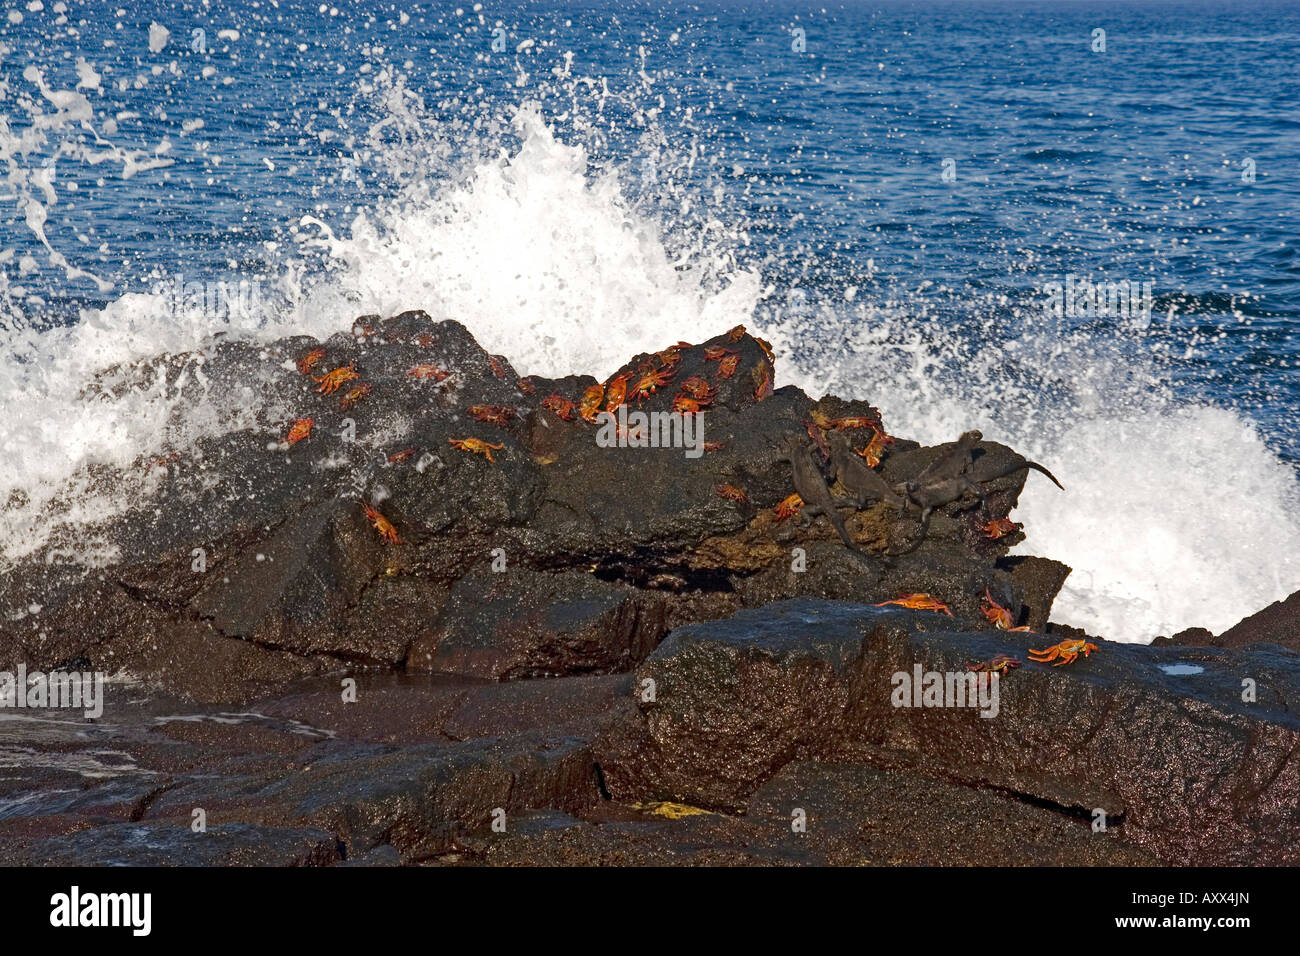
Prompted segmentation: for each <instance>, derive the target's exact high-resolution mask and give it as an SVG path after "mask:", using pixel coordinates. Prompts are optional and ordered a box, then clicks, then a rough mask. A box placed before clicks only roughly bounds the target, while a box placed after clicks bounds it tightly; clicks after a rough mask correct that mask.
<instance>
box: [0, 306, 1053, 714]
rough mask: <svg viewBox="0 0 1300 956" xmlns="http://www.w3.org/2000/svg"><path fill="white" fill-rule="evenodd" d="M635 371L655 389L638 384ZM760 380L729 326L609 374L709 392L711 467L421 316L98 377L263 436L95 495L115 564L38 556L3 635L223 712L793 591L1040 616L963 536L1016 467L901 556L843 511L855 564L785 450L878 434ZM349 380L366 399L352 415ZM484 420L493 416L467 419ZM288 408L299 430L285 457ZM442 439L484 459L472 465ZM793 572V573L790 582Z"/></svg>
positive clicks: (969, 620)
mask: <svg viewBox="0 0 1300 956" xmlns="http://www.w3.org/2000/svg"><path fill="white" fill-rule="evenodd" d="M319 349H323V355H322V356H320V357H319V358H318V359H317V360H316V364H315V366H314V367H313V368H311V369H309V370H308V372H307V373H303V372H301V371H299V370H298V368H297V367H296V363H299V362H301V361H302V360H303V359H304V358H305V357H307V356H309V355H311V354H312V353H313V352H315V351H316V350H319ZM709 355H715V356H717V355H720V356H721V357H722V358H713V359H711V358H709V357H708V356H709ZM728 358H729V359H730V360H732V361H733V362H734V365H735V368H734V371H731V369H730V366H728V368H726V369H724V368H723V361H724V360H726V359H728ZM335 369H347V370H350V372H349V373H354V374H355V376H356V377H355V378H352V379H350V380H348V381H345V382H343V383H342V384H341V385H340V386H339V388H338V390H337V391H335V392H333V393H328V392H322V391H321V389H322V388H324V387H325V385H326V383H325V382H318V379H320V378H322V377H323V376H324V375H325V374H326V373H327V372H329V371H331V370H335ZM728 371H730V374H727V372H728ZM647 373H652V374H653V375H655V376H657V378H658V379H659V380H663V381H662V383H661V384H659V385H658V386H657V388H656V389H655V390H654V391H653V392H649V391H644V392H638V391H637V389H636V386H637V384H638V382H640V381H641V380H642V379H643V378H645V376H646V375H647ZM771 373H772V360H771V359H770V358H769V357H768V355H767V354H766V352H765V346H764V345H762V344H760V343H759V342H758V340H756V339H754V338H753V337H752V336H750V335H748V334H745V333H744V332H743V330H739V329H738V330H733V332H732V333H728V334H726V335H720V336H716V337H714V338H713V339H710V340H708V341H707V342H703V343H700V344H699V345H692V346H682V347H680V348H676V349H674V350H666V351H665V352H662V353H659V354H658V355H657V356H651V355H639V356H636V357H635V358H633V359H632V360H631V361H630V362H629V363H628V364H627V365H626V366H624V368H623V369H620V370H619V371H618V372H617V373H615V375H614V376H611V378H610V380H609V381H610V382H611V383H612V382H614V381H616V380H618V379H619V378H621V377H622V378H625V379H626V391H627V395H628V399H627V402H628V406H629V408H630V409H631V410H632V411H645V412H664V411H667V410H669V409H670V408H671V407H672V405H673V402H674V401H675V400H676V399H678V398H680V397H682V395H683V392H682V391H681V389H682V387H683V386H684V384H685V383H686V382H688V381H692V380H698V381H702V382H704V383H705V386H704V387H706V388H707V389H711V390H713V392H714V393H715V394H713V397H712V398H711V399H710V400H709V403H708V404H707V405H706V406H705V410H704V413H703V418H704V423H705V428H704V436H703V437H704V440H705V441H706V442H707V443H708V444H707V445H706V448H707V450H706V451H705V452H704V454H703V455H702V456H699V457H688V456H687V454H686V450H685V449H681V448H653V447H651V448H639V447H601V446H600V445H599V444H598V443H597V440H596V438H597V426H596V425H595V424H593V423H590V422H588V421H584V420H583V419H582V418H581V417H580V415H578V414H577V409H576V407H575V405H573V404H566V403H580V401H581V399H582V397H583V393H584V390H585V389H586V388H588V387H589V386H592V385H594V384H595V380H594V379H591V378H589V377H584V376H572V377H569V378H566V379H560V380H555V381H548V380H544V379H540V378H536V377H532V378H524V379H521V378H519V376H518V375H517V374H516V373H515V372H514V370H513V369H512V368H511V367H510V365H509V363H508V362H507V361H505V360H504V359H502V358H500V357H497V356H490V355H488V353H487V352H485V351H484V350H483V349H482V348H481V347H480V346H479V345H478V343H477V342H475V341H474V339H473V337H472V336H471V335H470V334H469V332H468V331H466V330H465V328H464V327H462V326H461V325H459V324H458V323H456V322H451V321H444V322H436V323H435V322H433V321H432V320H430V319H429V317H428V316H427V315H425V314H424V313H421V312H409V313H403V314H402V315H399V316H395V317H393V318H391V319H386V320H380V319H379V318H378V317H374V316H367V317H363V318H362V319H359V320H358V321H357V324H356V326H355V327H354V329H353V332H352V334H339V335H335V336H333V337H331V338H330V339H329V340H328V341H326V342H324V343H317V342H315V341H314V340H310V339H305V338H293V339H288V340H283V341H280V342H277V343H274V344H270V345H252V344H246V343H240V342H225V343H221V344H217V345H215V346H213V347H212V348H211V349H210V350H208V351H207V352H206V353H205V354H202V355H199V354H195V355H186V356H176V357H174V358H173V359H172V360H171V361H170V362H169V363H164V364H163V366H162V370H161V371H160V366H159V365H158V363H152V364H142V365H141V366H139V367H138V368H125V369H123V368H119V369H113V370H110V371H109V372H106V373H105V374H104V376H103V380H102V381H101V382H100V383H98V385H97V387H98V388H99V389H101V390H107V391H112V390H120V389H126V388H143V387H154V388H159V387H166V388H169V389H172V390H175V391H177V392H179V393H180V394H181V395H182V396H190V395H191V394H192V397H193V400H194V401H195V402H196V403H199V402H203V401H205V397H206V395H207V394H208V393H209V392H211V391H213V390H225V391H229V392H231V393H233V394H237V395H242V394H245V393H247V394H248V397H249V402H250V404H251V405H252V406H253V407H255V408H257V409H258V410H259V419H260V423H259V425H258V426H256V427H253V428H246V429H237V430H234V431H230V432H227V433H225V434H223V435H221V436H220V437H219V438H211V439H207V440H204V441H202V442H200V443H198V444H197V445H196V446H194V447H183V448H176V449H169V450H168V454H165V455H163V456H161V457H159V458H157V459H148V460H144V461H142V462H141V464H140V468H139V469H138V471H134V472H132V473H129V474H120V475H113V476H109V475H104V476H102V477H101V478H99V479H95V480H105V481H110V480H111V481H114V482H117V483H124V484H125V485H126V486H128V487H135V486H138V498H139V502H140V504H139V507H138V508H136V509H135V510H133V511H132V512H131V513H129V514H127V515H124V516H122V517H120V518H118V519H116V520H114V521H112V522H111V523H109V524H107V525H105V526H104V527H101V528H96V529H93V530H94V532H95V533H96V534H97V535H99V536H100V538H101V539H102V541H103V542H104V543H105V546H108V545H110V544H111V547H112V549H113V550H114V551H115V553H116V554H117V560H116V561H115V562H114V563H112V564H111V565H109V566H107V567H104V568H101V569H97V570H94V571H91V572H86V571H84V570H82V569H80V568H77V567H73V566H69V565H67V564H65V563H62V560H61V559H60V558H59V554H61V552H60V551H59V549H58V548H57V547H55V546H54V545H51V547H50V548H48V549H46V550H45V551H44V552H41V553H37V554H35V555H33V556H31V557H30V558H29V559H27V560H26V561H24V562H23V563H21V564H20V565H18V566H17V567H14V568H12V569H9V571H8V573H7V574H5V576H4V577H3V578H2V579H0V643H3V645H4V646H6V647H10V648H14V649H15V650H16V651H17V657H19V658H20V659H21V660H23V661H25V662H26V663H27V664H28V665H29V666H31V667H34V668H47V669H48V668H54V667H58V666H61V665H64V664H67V663H70V662H78V661H79V662H84V663H85V664H86V666H89V667H93V668H94V669H97V670H103V671H105V672H108V673H110V674H115V673H128V674H131V675H134V676H137V677H141V678H144V679H146V680H148V681H149V682H151V683H153V684H155V685H157V686H159V687H160V688H161V689H163V690H165V691H168V692H176V693H180V694H182V695H185V696H188V697H190V698H192V699H195V700H199V701H226V702H237V701H241V700H248V699H250V698H252V697H256V696H260V695H263V694H264V693H265V692H266V691H267V690H268V689H269V688H274V687H276V686H279V685H280V684H282V683H284V682H285V681H287V680H291V679H294V678H305V677H311V676H316V675H320V674H324V673H337V672H342V671H345V670H347V669H349V668H356V667H368V668H383V669H392V670H407V671H411V672H436V673H448V674H459V675H462V676H469V677H487V678H494V679H501V678H505V679H510V678H520V677H538V676H547V675H550V676H554V675H560V674H575V673H589V672H608V671H616V670H627V669H628V668H630V667H632V666H634V665H635V664H637V663H638V662H639V661H641V660H643V659H644V658H645V656H646V655H647V654H648V653H649V652H650V651H651V650H653V649H654V647H655V645H656V644H657V643H658V642H659V640H661V639H662V637H663V635H664V634H665V633H667V631H668V630H669V629H670V628H672V627H674V626H676V625H677V624H680V623H686V622H690V621H704V620H714V619H717V618H719V617H724V616H727V615H729V614H732V613H734V612H735V611H736V610H737V609H739V608H741V607H755V606H759V605H762V604H765V603H767V602H769V601H773V600H776V599H780V598H785V597H792V596H795V595H809V596H816V597H830V598H840V599H846V600H856V601H863V602H876V601H881V600H887V599H890V598H893V597H896V596H898V595H899V594H902V593H906V592H914V591H925V592H931V593H935V594H942V595H944V597H945V600H946V601H947V602H948V603H949V604H950V606H951V607H952V608H953V610H954V612H955V613H957V615H958V619H959V620H961V621H962V622H963V623H964V624H966V625H968V626H970V627H987V626H989V625H988V623H987V621H986V620H985V619H984V617H983V616H982V615H981V613H980V603H981V601H982V600H983V595H984V593H985V591H986V590H987V591H989V592H990V593H991V594H993V595H994V596H995V597H996V599H997V600H998V601H999V602H1000V603H1002V604H1004V605H1006V606H1007V607H1008V608H1010V609H1011V611H1012V612H1013V614H1015V615H1016V616H1017V617H1026V616H1028V617H1029V618H1032V619H1033V620H1035V621H1037V620H1039V619H1041V618H1043V616H1044V614H1045V613H1046V608H1047V607H1048V606H1049V605H1050V599H1051V596H1052V595H1054V593H1055V588H1056V587H1059V582H1055V583H1054V582H1053V580H1051V579H1052V575H1051V574H1048V575H1046V576H1044V575H1043V574H1041V573H1040V574H1038V575H1036V576H1035V575H1034V574H1025V573H1023V572H1016V571H1014V570H1009V569H1004V568H1003V567H1001V566H1000V565H999V563H998V560H999V559H1000V558H1002V557H1004V556H1005V555H1006V553H1007V550H1008V548H1009V547H1010V545H1011V544H1013V543H1015V542H1018V541H1019V540H1021V539H1022V537H1023V536H1022V535H1021V534H1020V533H1019V532H1015V533H1013V534H1012V535H1010V536H1008V537H1005V538H1003V539H1001V540H996V541H995V540H991V539H990V538H988V537H987V536H986V535H985V534H984V533H983V532H982V531H981V530H980V527H979V526H980V524H981V523H983V522H987V521H990V520H992V519H995V518H1002V517H1005V516H1006V515H1007V513H1008V512H1009V511H1010V509H1011V508H1012V507H1014V505H1015V502H1016V498H1017V496H1018V494H1019V492H1020V489H1021V487H1022V485H1023V482H1024V480H1025V472H1023V471H1021V472H1017V473H1016V474H1014V475H1012V476H1010V477H1006V478H1001V479H997V480H996V481H991V482H988V483H987V485H986V491H987V493H988V495H987V502H986V507H985V509H984V510H983V511H982V512H981V510H980V509H979V508H978V507H977V503H976V502H974V501H968V502H957V503H954V504H952V505H950V506H947V507H946V508H943V509H941V510H940V511H939V512H937V513H936V514H935V516H934V518H933V521H932V525H931V531H930V534H929V536H928V537H927V538H926V540H925V541H924V542H923V543H922V544H921V545H920V547H918V548H916V549H915V551H913V552H912V553H909V554H905V555H900V556H897V557H891V556H888V555H887V554H885V552H886V551H887V550H894V551H899V550H903V549H904V548H905V546H907V545H909V544H910V543H911V542H913V541H914V540H915V539H916V536H917V531H918V523H917V518H916V514H915V512H913V513H912V514H908V515H899V514H898V513H897V512H895V511H893V510H892V509H889V508H887V507H885V506H884V505H882V504H876V505H874V506H872V507H869V508H868V509H867V510H864V511H861V512H859V513H857V514H853V515H848V516H847V520H848V525H849V528H850V531H851V533H852V534H853V535H854V537H855V539H856V540H857V541H858V542H859V543H860V545H861V546H862V547H863V548H864V549H865V550H866V551H867V552H868V554H869V557H867V558H866V559H865V560H863V559H861V558H859V557H858V556H855V555H852V554H850V553H849V552H848V551H847V550H846V549H845V548H844V547H843V545H842V543H841V542H840V541H839V539H838V538H837V537H836V536H835V533H834V531H833V530H832V529H831V527H830V526H829V524H828V523H827V522H826V521H825V519H824V518H818V519H817V520H816V521H814V522H813V523H812V524H811V525H810V526H808V527H806V528H804V527H801V526H800V524H799V522H798V521H797V520H795V519H791V518H787V519H785V520H781V519H779V518H778V517H777V515H776V512H775V507H776V505H777V504H778V503H780V502H781V501H782V499H784V498H786V497H787V496H788V495H789V494H790V493H791V491H792V490H793V488H792V485H791V479H790V471H789V466H788V465H786V464H784V463H783V462H780V461H779V460H778V454H779V451H780V447H781V445H782V444H783V443H785V442H786V441H787V440H788V439H789V438H790V437H791V436H800V437H802V438H803V439H804V441H805V443H806V442H807V441H808V440H809V439H808V437H807V436H808V431H807V429H808V428H809V427H810V425H809V423H810V422H813V421H817V422H820V423H822V424H823V425H826V424H827V423H829V422H832V421H837V420H845V419H855V420H856V421H854V422H853V423H852V424H855V425H856V426H857V427H855V428H852V429H850V430H849V432H848V433H849V434H850V435H851V436H852V437H853V438H854V439H855V443H854V444H855V447H859V448H861V447H865V446H866V445H867V442H868V441H869V440H870V438H871V436H872V434H873V430H872V427H870V426H871V425H872V423H877V424H878V423H879V421H880V419H879V414H878V412H877V411H876V410H875V409H874V408H871V407H870V406H869V405H867V404H866V403H865V402H845V401H842V400H840V399H837V398H834V397H828V398H824V399H821V400H819V401H816V402H815V401H813V400H812V399H810V398H809V397H808V396H806V395H804V394H803V393H802V392H800V391H798V390H797V389H794V388H782V389H779V390H777V391H776V392H775V393H772V392H771V389H770V385H769V384H768V383H769V382H770V375H771ZM159 379H164V380H165V382H164V381H159ZM359 386H363V387H365V388H368V389H369V390H368V391H366V392H364V394H358V395H352V397H351V399H349V395H350V393H351V390H352V389H354V388H358V387H359ZM345 401H347V402H349V404H348V407H343V406H344V403H345ZM484 406H490V408H488V412H489V413H497V414H498V415H499V423H489V422H483V421H479V420H477V419H476V417H475V415H474V414H471V410H472V409H473V410H476V412H477V414H478V415H479V416H482V415H483V414H484V411H483V407H484ZM502 409H504V411H502ZM302 418H311V419H312V421H313V422H314V427H313V429H312V430H311V432H310V434H309V435H308V437H306V438H304V439H302V440H299V441H297V442H295V443H293V444H292V445H290V444H288V443H287V441H286V439H287V437H288V435H289V434H290V428H291V425H292V424H293V423H294V422H295V421H296V420H298V419H302ZM881 427H882V428H883V426H881ZM453 439H454V440H463V439H478V440H481V441H484V442H488V443H490V444H491V445H493V446H496V445H500V446H501V447H500V448H493V449H491V454H492V456H493V461H488V460H487V458H486V457H485V456H484V455H481V454H476V453H473V452H470V451H466V450H462V449H459V448H457V447H454V446H452V445H451V444H450V441H451V440H453ZM940 450H941V449H937V448H930V449H926V448H921V447H919V446H917V445H916V444H915V443H914V442H908V441H906V440H904V439H898V440H896V441H894V443H893V444H892V445H888V444H887V445H885V447H884V448H883V449H882V451H881V454H882V455H883V462H882V464H881V465H880V471H881V473H882V474H883V475H884V476H885V478H886V479H887V480H888V481H890V482H896V481H899V480H903V479H905V478H907V477H909V476H911V475H914V474H915V473H916V472H917V471H919V470H920V469H921V468H923V467H924V466H925V464H926V463H927V462H929V461H930V460H931V459H932V458H933V457H934V455H936V454H938V453H940ZM978 453H979V456H980V459H979V461H977V462H976V471H977V472H979V471H981V470H982V471H984V472H985V473H992V472H993V471H994V470H995V469H997V468H1000V467H1001V466H1003V465H1004V464H1006V463H1008V462H1012V461H1015V460H1018V459H1017V457H1016V455H1015V453H1014V452H1012V451H1011V450H1010V449H1008V448H1006V447H1004V446H1001V445H997V444H995V443H992V442H986V443H983V444H982V445H981V446H980V448H979V449H978ZM88 480H92V477H90V476H88ZM720 486H730V487H733V488H736V489H739V490H740V491H742V492H743V493H744V494H745V496H746V497H745V499H744V500H732V499H730V498H728V497H724V496H723V495H721V494H720V493H719V491H718V489H719V487H720ZM367 506H370V507H373V508H375V509H377V511H378V513H379V514H380V515H382V517H383V519H384V520H386V521H388V522H391V525H392V528H393V533H394V534H395V535H396V536H397V541H396V542H390V541H387V540H385V538H384V537H383V536H382V535H381V534H380V533H379V530H377V529H376V527H373V526H372V524H373V523H374V522H375V520H376V519H374V517H373V516H371V515H369V514H368V513H367V511H366V510H365V508H366V507H367ZM800 555H802V556H803V557H802V558H800ZM798 560H803V561H804V562H805V563H804V567H805V568H806V570H804V571H800V572H795V571H793V570H792V567H793V566H794V565H795V564H796V562H797V561H798ZM1061 573H1064V569H1063V566H1062V570H1061ZM1027 595H1028V596H1031V597H1032V600H1030V601H1029V603H1026V601H1027V597H1026V596H1027ZM37 606H38V607H39V611H37V612H35V613H33V612H32V611H31V608H33V607H37Z"/></svg>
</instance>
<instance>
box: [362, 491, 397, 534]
mask: <svg viewBox="0 0 1300 956" xmlns="http://www.w3.org/2000/svg"><path fill="white" fill-rule="evenodd" d="M361 507H363V508H365V509H366V517H367V518H369V519H370V523H371V524H372V525H374V526H375V530H376V531H378V532H379V537H381V538H383V539H384V540H385V541H387V542H388V543H389V544H401V543H402V541H401V539H400V538H398V537H397V529H396V528H394V527H393V523H392V522H391V521H389V520H388V519H387V518H385V517H384V516H383V515H381V514H380V513H379V510H378V509H377V508H372V507H371V506H370V505H368V504H366V503H365V502H364V501H363V502H361Z"/></svg>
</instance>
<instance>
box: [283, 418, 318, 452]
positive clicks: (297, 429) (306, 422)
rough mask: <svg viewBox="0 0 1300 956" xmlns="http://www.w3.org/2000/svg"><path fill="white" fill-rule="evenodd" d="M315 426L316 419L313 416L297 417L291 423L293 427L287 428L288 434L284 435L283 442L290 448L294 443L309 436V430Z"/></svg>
mask: <svg viewBox="0 0 1300 956" xmlns="http://www.w3.org/2000/svg"><path fill="white" fill-rule="evenodd" d="M315 426H316V419H314V418H300V419H298V420H297V421H295V422H294V423H293V427H292V428H290V429H289V434H287V435H285V436H284V443H285V444H286V445H287V446H289V447H290V448H292V447H293V446H294V445H296V444H298V442H300V441H302V440H303V439H304V438H310V437H311V430H312V429H313V428H314V427H315Z"/></svg>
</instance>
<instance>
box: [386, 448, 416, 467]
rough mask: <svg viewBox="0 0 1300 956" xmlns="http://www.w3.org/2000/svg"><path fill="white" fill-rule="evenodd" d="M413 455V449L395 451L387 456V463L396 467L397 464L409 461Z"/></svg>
mask: <svg viewBox="0 0 1300 956" xmlns="http://www.w3.org/2000/svg"><path fill="white" fill-rule="evenodd" d="M414 454H415V449H414V448H403V449H402V450H401V451H395V452H393V453H392V454H391V455H389V456H388V463H389V464H390V465H396V464H397V463H398V462H402V461H410V460H411V456H412V455H414Z"/></svg>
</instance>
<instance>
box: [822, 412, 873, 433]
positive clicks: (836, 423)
mask: <svg viewBox="0 0 1300 956" xmlns="http://www.w3.org/2000/svg"><path fill="white" fill-rule="evenodd" d="M826 427H827V428H837V429H838V428H870V429H872V430H874V431H879V430H880V422H878V421H876V420H875V419H874V418H867V417H866V416H865V415H849V416H847V417H845V418H833V419H831V420H830V421H829V422H828V423H827V424H826Z"/></svg>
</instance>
